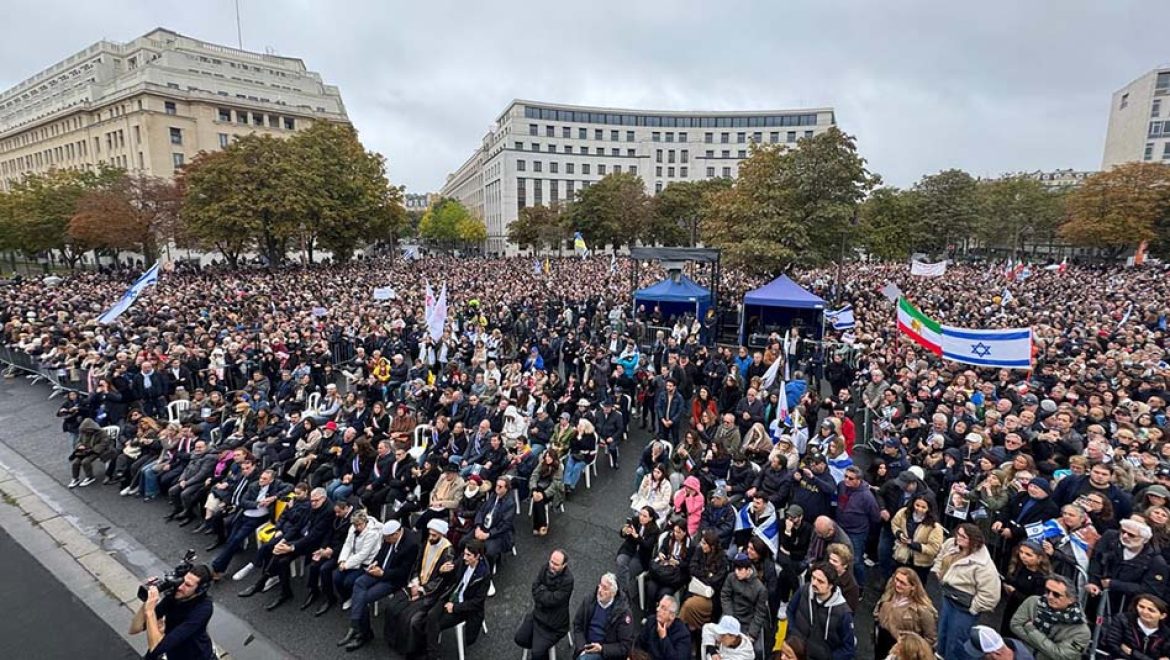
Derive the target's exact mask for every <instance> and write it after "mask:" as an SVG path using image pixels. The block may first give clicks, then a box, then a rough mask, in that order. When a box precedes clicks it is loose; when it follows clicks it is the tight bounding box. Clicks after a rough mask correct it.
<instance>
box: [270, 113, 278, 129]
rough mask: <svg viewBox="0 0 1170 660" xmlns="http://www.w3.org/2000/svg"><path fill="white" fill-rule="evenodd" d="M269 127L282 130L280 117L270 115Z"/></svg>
mask: <svg viewBox="0 0 1170 660" xmlns="http://www.w3.org/2000/svg"><path fill="white" fill-rule="evenodd" d="M268 126H269V127H270V128H280V117H279V116H277V115H268Z"/></svg>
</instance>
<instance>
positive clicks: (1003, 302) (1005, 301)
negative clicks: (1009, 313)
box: [999, 286, 1016, 307]
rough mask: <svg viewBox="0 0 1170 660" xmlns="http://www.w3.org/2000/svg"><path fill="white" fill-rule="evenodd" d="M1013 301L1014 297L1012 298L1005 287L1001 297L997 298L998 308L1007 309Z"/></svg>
mask: <svg viewBox="0 0 1170 660" xmlns="http://www.w3.org/2000/svg"><path fill="white" fill-rule="evenodd" d="M1015 299H1016V297H1015V296H1013V295H1012V292H1011V291H1009V290H1008V288H1007V287H1006V286H1005V287H1004V288H1003V295H1002V296H1000V298H999V306H1000V307H1007V306H1008V305H1009V304H1010V303H1011V302H1012V301H1013V300H1015Z"/></svg>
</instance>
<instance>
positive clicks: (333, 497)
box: [325, 479, 353, 502]
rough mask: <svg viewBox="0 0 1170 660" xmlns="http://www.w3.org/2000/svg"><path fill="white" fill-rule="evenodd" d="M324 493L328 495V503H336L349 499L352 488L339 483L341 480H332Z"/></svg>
mask: <svg viewBox="0 0 1170 660" xmlns="http://www.w3.org/2000/svg"><path fill="white" fill-rule="evenodd" d="M325 492H326V493H327V494H328V495H329V501H331V502H337V501H339V500H344V499H345V498H347V497H349V494H350V493H352V492H353V486H351V485H349V484H343V483H341V479H334V480H333V481H330V482H329V485H328V486H326V487H325Z"/></svg>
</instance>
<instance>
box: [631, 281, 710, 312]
mask: <svg viewBox="0 0 1170 660" xmlns="http://www.w3.org/2000/svg"><path fill="white" fill-rule="evenodd" d="M639 305H645V306H646V307H647V309H649V308H651V307H655V306H657V307H658V308H659V309H661V310H662V313H663V315H665V316H666V317H667V318H669V317H671V316H678V315H681V314H694V315H695V317H696V318H700V319H701V318H703V316H704V315H705V314H706V313H707V309H708V308H709V307H711V292H710V291H709V290H707V289H704V288H703V287H701V286H699V285H698V284H696V283H695V281H694V280H692V279H690V278H689V277H687V276H685V275H679V276H678V279H677V280H674V279H670V278H667V279H665V280H662V281H661V282H659V283H657V284H651V285H650V286H648V287H646V288H645V289H638V290H637V291H635V292H634V309H635V310H637V309H638V306H639Z"/></svg>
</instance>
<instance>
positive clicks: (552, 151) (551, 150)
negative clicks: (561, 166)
mask: <svg viewBox="0 0 1170 660" xmlns="http://www.w3.org/2000/svg"><path fill="white" fill-rule="evenodd" d="M548 152H549V153H550V154H555V153H556V152H557V145H555V144H552V143H549V145H548Z"/></svg>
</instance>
